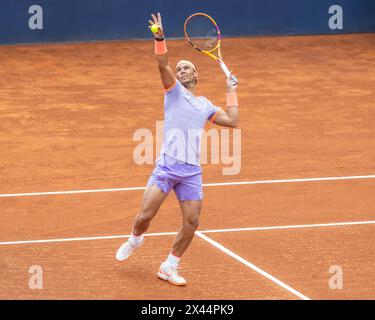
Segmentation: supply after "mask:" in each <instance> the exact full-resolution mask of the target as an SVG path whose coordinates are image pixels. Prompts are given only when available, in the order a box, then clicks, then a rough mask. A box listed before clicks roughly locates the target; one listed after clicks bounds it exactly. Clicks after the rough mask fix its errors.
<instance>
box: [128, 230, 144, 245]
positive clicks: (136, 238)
mask: <svg viewBox="0 0 375 320" xmlns="http://www.w3.org/2000/svg"><path fill="white" fill-rule="evenodd" d="M142 240H143V235H142V234H141V235H140V236H136V235H135V234H134V233H133V232H132V233H131V235H130V237H129V241H130V243H131V244H133V245H137V244H140V243H141V242H142Z"/></svg>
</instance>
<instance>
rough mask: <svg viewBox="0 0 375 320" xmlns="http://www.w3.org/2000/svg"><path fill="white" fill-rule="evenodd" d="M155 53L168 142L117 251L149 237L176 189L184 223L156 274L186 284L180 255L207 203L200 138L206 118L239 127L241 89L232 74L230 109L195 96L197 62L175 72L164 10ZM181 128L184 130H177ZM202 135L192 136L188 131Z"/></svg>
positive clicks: (124, 255)
mask: <svg viewBox="0 0 375 320" xmlns="http://www.w3.org/2000/svg"><path fill="white" fill-rule="evenodd" d="M151 16H152V19H153V21H151V20H149V24H150V26H149V28H150V29H151V27H152V26H154V25H157V27H158V28H155V27H152V28H153V30H152V31H153V34H154V38H155V40H154V44H155V57H156V60H157V64H158V68H159V71H160V76H161V81H162V83H163V86H164V89H165V100H164V142H163V146H162V148H161V151H160V156H159V157H158V159H157V161H156V167H155V169H154V171H153V172H152V175H151V176H150V178H149V181H148V183H147V187H146V190H145V192H144V195H143V200H142V204H141V209H140V211H139V213H138V214H137V216H136V217H135V219H134V223H133V229H132V233H131V236H130V238H129V239H128V241H127V242H125V243H124V244H123V245H122V246H121V247H120V248H119V249H118V251H117V253H116V259H117V260H119V261H124V260H126V259H128V258H129V257H130V256H131V255H132V253H133V252H134V250H135V249H136V248H138V247H139V246H140V245H141V244H142V243H143V241H144V233H145V232H146V231H147V229H148V227H149V225H150V222H151V220H152V219H153V218H154V217H155V215H156V213H157V212H158V210H159V208H160V206H161V204H162V203H163V201H164V200H165V199H166V197H167V195H168V193H169V191H170V190H171V189H173V190H174V192H175V194H176V196H177V199H178V202H179V205H180V208H181V212H182V226H181V228H180V230H179V231H178V233H177V236H176V239H175V241H174V244H173V247H172V250H171V252H170V253H169V255H168V257H167V259H166V260H165V261H164V262H163V263H162V264H161V266H160V268H159V271H158V273H157V276H158V277H159V278H160V279H163V280H166V281H169V282H170V283H172V284H174V285H178V286H183V285H186V281H185V279H184V278H183V277H182V276H180V275H179V274H178V272H177V267H178V264H179V262H180V259H181V256H182V255H183V253H184V252H185V251H186V249H187V248H188V246H189V245H190V243H191V240H192V239H193V236H194V232H195V230H196V229H197V227H198V224H199V215H200V211H201V207H202V198H203V192H202V170H201V167H200V163H199V157H200V155H199V154H200V140H201V135H202V131H201V130H202V129H203V127H204V125H205V122H206V120H210V121H212V122H213V123H216V124H218V125H221V126H225V127H233V128H234V127H237V122H238V102H237V94H236V89H237V86H236V85H235V86H232V85H231V83H230V81H229V80H227V110H226V111H224V110H222V109H221V108H219V107H216V106H214V105H213V104H212V103H211V102H210V101H209V100H207V99H206V98H205V97H202V96H195V95H194V92H195V86H196V84H197V80H198V71H197V68H196V66H195V65H194V64H193V63H192V62H190V61H186V60H181V61H180V62H178V63H177V66H176V74H174V72H173V71H172V68H171V67H170V66H169V65H168V54H167V52H168V51H167V46H166V40H165V37H164V31H163V25H162V20H161V16H160V13H158V14H157V17H156V16H155V15H154V14H152V15H151ZM176 129H177V130H178V132H179V133H181V132H182V133H183V134H179V135H176V134H175V133H176ZM191 130H196V131H195V132H200V135H197V136H194V138H192V137H191V134H188V131H191Z"/></svg>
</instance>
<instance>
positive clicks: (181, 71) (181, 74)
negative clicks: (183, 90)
mask: <svg viewBox="0 0 375 320" xmlns="http://www.w3.org/2000/svg"><path fill="white" fill-rule="evenodd" d="M176 71H177V75H176V77H177V79H178V80H179V81H180V82H181V83H182V84H183V85H187V84H195V79H196V77H197V73H196V72H195V71H194V69H193V68H192V67H191V66H190V65H188V64H185V63H180V64H179V65H178V67H177V69H176Z"/></svg>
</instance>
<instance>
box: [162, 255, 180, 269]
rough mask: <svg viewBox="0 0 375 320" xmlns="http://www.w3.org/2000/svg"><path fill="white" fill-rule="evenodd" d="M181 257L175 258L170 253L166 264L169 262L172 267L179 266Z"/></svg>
mask: <svg viewBox="0 0 375 320" xmlns="http://www.w3.org/2000/svg"><path fill="white" fill-rule="evenodd" d="M180 259H181V258H180V257H177V256H175V255H174V254H172V253H170V254H169V256H168V258H167V260H166V262H168V263H169V264H170V265H172V266H176V267H177V266H178V264H179V262H180Z"/></svg>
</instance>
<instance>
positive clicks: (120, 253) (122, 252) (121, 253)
mask: <svg viewBox="0 0 375 320" xmlns="http://www.w3.org/2000/svg"><path fill="white" fill-rule="evenodd" d="M143 241H144V238H142V240H141V241H140V242H139V243H138V244H132V243H131V242H130V240H128V241H126V242H125V243H123V244H122V246H121V247H120V248H119V249H118V250H117V253H116V259H117V260H118V261H125V260H126V259H128V258H129V257H130V256H131V255H132V254H133V252H134V250H135V249H136V248H138V247H140V246H141V245H142V243H143Z"/></svg>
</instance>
